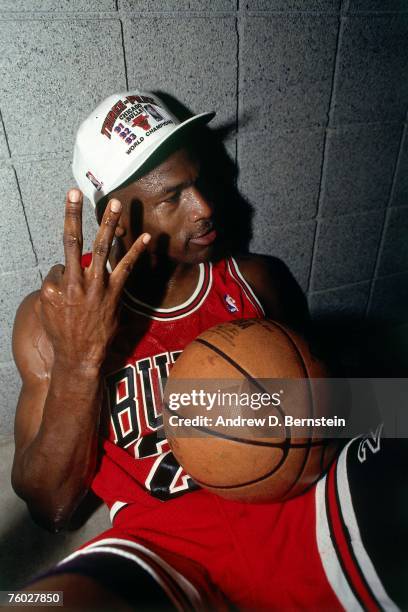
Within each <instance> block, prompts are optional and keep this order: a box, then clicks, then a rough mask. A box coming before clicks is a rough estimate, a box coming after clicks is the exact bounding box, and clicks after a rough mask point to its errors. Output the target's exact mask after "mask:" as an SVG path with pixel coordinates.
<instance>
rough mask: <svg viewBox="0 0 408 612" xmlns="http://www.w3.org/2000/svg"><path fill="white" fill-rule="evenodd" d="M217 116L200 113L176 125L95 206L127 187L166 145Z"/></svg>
mask: <svg viewBox="0 0 408 612" xmlns="http://www.w3.org/2000/svg"><path fill="white" fill-rule="evenodd" d="M215 114H216V113H215V112H214V111H212V112H208V113H200V114H199V115H194V116H193V117H189V118H188V119H186V120H185V121H183V122H182V123H179V124H178V125H176V126H175V128H174V130H173V131H172V132H170V134H167V136H165V137H164V138H163V140H161V141H160V142H158V143H157V144H155V145H154V146H152V148H151V149H146V151H145V152H144V154H143V157H141V158H139V160H138V162H139V163H137V164H135V166H134V167H132V169H131V171H130V173H127V175H126V176H122V177H120V178H119V179H118V182H117V184H116V185H113V186H112V187H111V188H110V190H109V192H108V193H106V194H101V195H100V197H99V198H98V200H97V201H96V202H95V205H96V204H97V203H98V201H100V200H101V199H102V198H105V197H107V196H108V195H109V194H110V193H112V191H115V189H118V188H119V187H123V186H124V185H126V183H128V182H129V181H130V180H131V179H132V178H133V177H134V175H135V174H136V173H139V172H141V171H142V170H143V167H144V166H145V165H147V163H148V162H149V161H150V160H151V158H152V156H153V155H155V154H158V153H159V152H160V150H161V149H162V148H163V147H164V145H170V144H171V142H172V141H173V140H175V139H177V138H180V137H181V136H182V135H183V134H184V132H187V131H188V130H189V129H191V128H192V127H195V126H197V125H205V124H206V123H208V122H209V121H211V119H213V118H214V117H215ZM128 170H129V168H128Z"/></svg>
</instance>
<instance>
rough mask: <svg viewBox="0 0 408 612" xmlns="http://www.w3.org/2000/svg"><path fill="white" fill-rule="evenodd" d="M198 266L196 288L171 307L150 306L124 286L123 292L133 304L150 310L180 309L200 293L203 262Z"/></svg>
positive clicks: (167, 310) (171, 310) (172, 310)
mask: <svg viewBox="0 0 408 612" xmlns="http://www.w3.org/2000/svg"><path fill="white" fill-rule="evenodd" d="M199 267H200V271H199V275H198V281H197V285H196V288H195V289H194V291H193V293H192V294H191V295H190V297H189V298H187V300H186V301H185V302H183V303H182V304H179V305H178V306H172V307H171V308H155V307H153V306H151V305H150V304H147V303H146V302H142V300H138V299H137V298H135V297H134V296H133V295H132V294H131V293H130V291H129V290H128V289H126V288H125V289H124V293H126V295H127V296H128V298H129V299H130V300H132V302H134V303H135V304H139V306H144V307H145V308H148V309H149V310H152V311H154V312H174V311H175V310H180V308H186V307H187V306H188V305H189V304H191V303H192V302H193V301H194V300H195V298H196V297H197V295H198V294H199V293H200V290H201V288H202V286H203V282H204V264H203V263H200V264H199ZM166 320H167V319H166Z"/></svg>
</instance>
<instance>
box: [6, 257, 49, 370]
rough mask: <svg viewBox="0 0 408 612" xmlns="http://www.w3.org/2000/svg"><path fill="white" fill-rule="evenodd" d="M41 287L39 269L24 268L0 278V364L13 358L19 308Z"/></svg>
mask: <svg viewBox="0 0 408 612" xmlns="http://www.w3.org/2000/svg"><path fill="white" fill-rule="evenodd" d="M40 286H41V279H40V275H39V272H38V268H22V270H21V271H19V272H15V273H8V274H2V275H1V276H0V363H5V362H9V361H10V360H11V358H12V352H11V332H12V328H13V322H14V317H15V314H16V310H17V307H18V306H19V304H20V302H21V301H22V299H23V298H24V297H25V296H26V295H27V294H28V293H31V292H32V291H35V290H36V289H39V288H40Z"/></svg>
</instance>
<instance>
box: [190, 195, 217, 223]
mask: <svg viewBox="0 0 408 612" xmlns="http://www.w3.org/2000/svg"><path fill="white" fill-rule="evenodd" d="M190 205H191V209H190V218H191V220H192V221H193V222H195V221H200V220H201V219H210V218H211V217H212V215H213V209H214V207H213V204H212V203H211V202H210V201H209V200H208V199H207V198H206V197H205V195H204V194H203V193H202V192H201V191H200V190H199V189H198V188H197V187H192V189H191V200H190Z"/></svg>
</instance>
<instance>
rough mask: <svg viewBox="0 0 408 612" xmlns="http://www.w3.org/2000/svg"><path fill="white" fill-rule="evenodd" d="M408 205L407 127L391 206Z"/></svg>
mask: <svg viewBox="0 0 408 612" xmlns="http://www.w3.org/2000/svg"><path fill="white" fill-rule="evenodd" d="M407 205H408V137H407V128H405V138H404V142H403V144H402V151H401V156H400V159H399V164H398V168H397V175H396V177H395V185H394V193H393V195H392V200H391V206H407Z"/></svg>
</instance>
